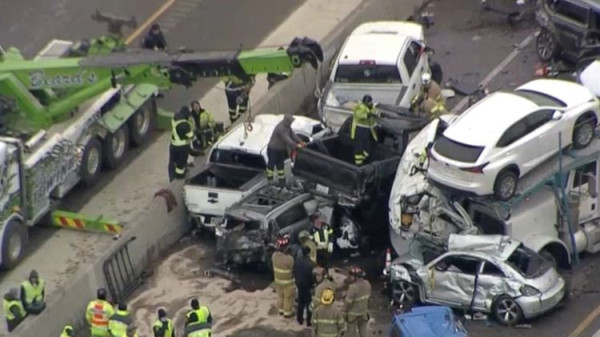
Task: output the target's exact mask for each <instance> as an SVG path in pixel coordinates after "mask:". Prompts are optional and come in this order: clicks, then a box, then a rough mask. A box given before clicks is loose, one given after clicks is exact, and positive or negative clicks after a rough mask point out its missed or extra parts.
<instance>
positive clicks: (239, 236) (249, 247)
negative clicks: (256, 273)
mask: <svg viewBox="0 0 600 337" xmlns="http://www.w3.org/2000/svg"><path fill="white" fill-rule="evenodd" d="M216 229H217V230H216V237H217V253H218V255H219V256H220V257H221V259H222V261H223V262H225V263H233V264H236V265H245V264H251V263H256V262H261V261H263V260H264V256H265V252H266V246H265V244H264V240H263V239H262V236H260V235H258V234H257V233H252V232H225V231H223V230H222V229H221V228H220V227H218V226H217V227H216Z"/></svg>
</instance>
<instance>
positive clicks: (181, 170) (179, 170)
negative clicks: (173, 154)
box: [175, 165, 185, 174]
mask: <svg viewBox="0 0 600 337" xmlns="http://www.w3.org/2000/svg"><path fill="white" fill-rule="evenodd" d="M175 173H177V174H184V173H185V167H183V168H181V167H178V166H177V165H175Z"/></svg>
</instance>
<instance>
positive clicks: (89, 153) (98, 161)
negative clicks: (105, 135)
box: [79, 138, 102, 187]
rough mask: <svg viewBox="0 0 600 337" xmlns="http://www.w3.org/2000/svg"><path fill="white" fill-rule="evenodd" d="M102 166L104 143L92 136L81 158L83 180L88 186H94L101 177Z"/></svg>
mask: <svg viewBox="0 0 600 337" xmlns="http://www.w3.org/2000/svg"><path fill="white" fill-rule="evenodd" d="M101 168H102V143H101V142H100V140H99V139H98V138H92V139H90V140H89V141H88V143H87V144H86V146H85V150H84V151H83V157H82V158H81V167H80V168H79V169H80V171H79V173H80V176H81V182H82V183H83V184H84V185H85V186H88V187H90V186H94V185H95V184H96V183H98V180H99V179H100V173H101Z"/></svg>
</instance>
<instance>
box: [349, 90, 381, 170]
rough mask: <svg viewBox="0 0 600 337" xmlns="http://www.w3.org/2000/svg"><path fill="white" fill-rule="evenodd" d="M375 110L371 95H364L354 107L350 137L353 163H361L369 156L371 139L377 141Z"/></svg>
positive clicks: (357, 164) (358, 164)
mask: <svg viewBox="0 0 600 337" xmlns="http://www.w3.org/2000/svg"><path fill="white" fill-rule="evenodd" d="M376 116H377V112H376V110H375V107H374V106H373V97H371V95H364V96H363V99H362V102H361V103H359V104H358V105H357V106H356V107H355V108H354V114H353V116H352V129H351V130H350V139H352V140H353V141H354V164H355V165H356V166H361V165H363V164H364V163H365V162H366V160H367V158H369V150H370V149H371V139H372V140H373V141H377V131H376V130H375V126H376V125H377V120H376V119H375V117H376Z"/></svg>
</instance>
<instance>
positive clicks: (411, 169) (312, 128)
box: [185, 3, 600, 325]
mask: <svg viewBox="0 0 600 337" xmlns="http://www.w3.org/2000/svg"><path fill="white" fill-rule="evenodd" d="M582 6H584V5H582ZM586 6H587V5H586ZM559 7H560V6H558V5H548V4H545V3H544V4H543V5H542V6H541V7H540V8H538V9H537V13H536V18H537V20H538V22H539V24H540V26H541V34H539V35H538V37H537V41H536V50H537V52H538V54H539V58H540V59H541V60H542V61H544V62H550V61H552V62H553V63H551V64H549V65H544V66H543V67H542V68H540V70H539V71H538V72H536V73H537V74H538V75H541V76H543V77H556V76H557V75H556V74H557V73H556V72H553V69H555V67H557V66H556V64H557V63H556V62H554V61H555V60H558V59H565V60H567V61H571V62H573V59H572V58H573V57H574V55H575V57H576V58H577V59H576V60H575V61H577V62H576V65H575V68H573V69H570V70H571V72H574V73H576V76H570V78H569V79H568V80H558V79H547V78H544V79H535V80H533V81H530V82H528V83H525V84H523V85H521V86H519V87H518V88H516V89H514V90H507V91H502V92H494V93H491V94H490V93H487V92H485V91H484V90H483V89H482V88H479V89H477V90H475V91H473V90H470V91H466V94H468V95H470V96H472V98H474V97H476V98H477V99H471V100H470V104H469V107H468V108H467V109H466V110H465V111H463V112H462V113H460V114H458V115H454V114H445V115H443V116H441V117H439V118H432V117H431V116H429V115H425V114H422V113H419V111H418V109H415V106H414V102H415V97H416V96H418V95H422V94H423V92H422V91H423V88H422V87H421V83H422V78H421V77H422V73H421V72H419V71H415V69H424V70H425V72H426V73H427V72H428V73H430V74H431V75H432V78H433V80H434V81H435V82H437V83H440V84H442V72H441V68H440V67H439V66H438V65H436V64H435V63H433V62H431V60H430V58H431V55H432V54H433V49H431V48H430V47H428V46H426V43H425V38H424V33H423V26H422V25H419V24H416V23H414V22H375V23H367V24H363V25H361V26H359V27H358V28H356V29H355V30H354V31H353V32H352V34H351V35H350V36H349V37H348V38H347V40H346V42H345V43H344V45H343V47H342V48H341V50H340V53H339V55H338V58H337V59H336V61H335V63H334V66H333V69H332V72H331V76H330V78H329V80H328V82H327V85H326V86H325V88H324V90H323V92H322V96H321V99H320V100H319V104H318V108H319V109H318V110H319V114H320V117H321V119H322V121H323V122H319V121H316V120H312V119H310V118H305V117H302V118H300V117H297V118H296V120H295V121H294V124H293V125H292V128H293V130H294V132H295V133H296V134H297V135H298V136H299V137H301V138H302V140H303V141H305V142H306V143H307V146H306V147H304V148H299V149H298V150H297V152H296V153H295V154H294V156H293V158H292V159H293V163H292V160H288V162H286V170H287V171H290V170H291V172H292V173H293V178H292V177H290V176H289V175H288V184H287V187H286V188H281V187H275V186H273V185H269V184H268V183H267V182H266V179H265V178H264V173H263V171H264V169H265V168H266V163H267V157H266V151H265V149H266V147H267V144H268V141H269V138H270V135H271V133H272V132H273V129H274V127H275V125H276V124H277V123H278V122H279V121H280V120H281V118H282V117H281V116H269V115H263V116H259V117H257V118H256V119H255V120H254V122H253V129H252V130H249V129H247V128H246V126H244V125H239V126H238V127H237V128H234V129H233V130H231V131H230V132H229V133H228V134H226V135H225V136H224V137H223V138H221V139H220V140H219V141H218V142H217V143H216V144H215V145H214V146H213V147H212V149H211V151H210V153H209V155H208V165H207V168H205V169H204V170H203V171H201V172H200V173H198V174H197V175H195V176H194V177H191V178H190V179H188V181H187V185H186V187H185V200H186V205H187V207H188V210H189V214H190V218H191V219H192V220H193V221H195V223H196V224H197V225H198V226H199V227H200V228H203V229H205V230H211V231H214V233H215V234H216V237H217V242H218V251H219V253H220V255H221V257H222V260H223V262H224V263H225V264H234V265H239V264H248V263H263V264H264V265H265V266H266V267H269V266H270V265H271V262H270V256H271V254H272V252H273V249H274V248H273V244H274V242H275V240H276V239H277V238H278V237H281V236H282V235H289V236H290V237H291V238H292V240H293V241H294V240H296V238H297V236H298V233H300V232H301V231H304V230H309V229H310V227H311V222H310V220H309V216H310V215H311V214H313V213H315V212H317V211H319V212H320V213H321V214H325V215H326V218H327V222H328V223H329V224H331V225H332V227H333V228H334V229H335V236H336V248H335V250H336V251H338V252H347V251H354V250H363V249H364V250H365V251H370V250H371V249H372V248H373V247H382V244H387V243H388V242H389V243H390V244H391V245H392V246H393V247H394V250H395V253H396V254H395V255H396V259H395V260H394V261H393V262H392V263H386V266H385V268H384V275H385V278H386V279H387V283H388V290H389V294H390V296H391V297H392V299H393V301H395V302H396V303H397V304H400V305H402V306H407V305H410V306H412V305H414V304H415V303H417V302H421V303H428V304H436V305H443V306H450V307H453V308H458V309H462V310H465V311H468V312H482V313H488V314H491V315H492V316H493V317H494V319H496V320H497V321H498V322H500V323H501V324H504V325H516V324H519V323H520V322H522V321H523V320H524V319H528V318H531V317H535V316H538V315H541V314H543V313H545V312H547V311H549V310H551V309H553V308H554V307H556V306H557V305H558V304H559V303H561V302H563V301H564V300H566V299H567V298H568V295H569V287H568V283H567V282H565V279H564V278H563V277H562V276H561V274H559V272H558V270H559V269H560V270H562V269H568V268H569V267H570V266H571V265H572V264H574V263H575V262H576V261H577V258H578V254H579V253H581V252H590V253H595V252H597V251H598V250H600V226H598V225H597V220H598V218H600V213H598V211H597V208H596V207H593V206H592V207H590V206H591V205H596V204H597V202H598V200H597V198H598V193H597V190H598V179H597V177H598V173H599V172H598V168H599V167H600V163H599V160H600V141H599V140H598V139H597V137H596V133H595V131H596V128H597V126H598V123H599V121H600V101H599V100H598V96H600V88H598V87H597V78H598V76H600V61H597V60H596V55H598V52H599V51H600V47H598V45H597V44H596V43H597V40H596V39H594V38H590V40H589V41H587V44H584V45H583V46H581V47H580V48H579V49H578V50H571V49H569V48H572V47H569V46H570V45H568V44H565V45H560V43H559V41H561V43H563V42H562V41H566V40H565V39H564V38H563V36H562V35H561V34H563V35H565V36H567V35H569V34H570V33H569V32H563V31H562V30H561V29H563V28H559V27H564V25H560V20H561V16H560V15H557V13H560V8H559ZM594 10H595V11H597V12H600V9H594ZM381 31H385V32H390V31H393V32H395V34H377V32H381ZM569 36H570V35H569ZM586 36H587V35H586ZM399 37H401V38H399ZM565 43H566V42H565ZM365 44H369V45H372V46H381V48H382V49H381V50H379V49H377V48H375V47H373V48H374V49H368V48H365ZM383 46H385V48H384V47H383ZM549 48H550V51H548V49H549ZM366 51H368V52H366ZM548 53H550V54H551V56H552V57H549V56H548ZM397 60H401V61H400V62H396V61H397ZM564 64H566V63H564ZM573 79H575V81H573ZM413 84H414V85H413ZM455 89H456V90H455V92H463V93H465V90H458V88H455ZM442 91H443V92H444V94H445V95H451V92H452V91H451V90H442ZM367 94H368V95H371V96H372V97H373V98H374V100H375V101H376V102H378V104H377V105H376V108H377V110H378V111H379V113H378V115H377V117H376V118H377V127H376V130H377V135H378V137H377V142H375V143H373V144H372V145H371V150H370V151H369V152H370V156H369V160H368V161H367V162H366V163H365V164H363V165H361V166H356V165H354V162H353V155H354V153H353V140H352V137H350V134H351V129H352V109H353V107H355V106H356V104H357V102H358V101H360V99H361V98H362V97H363V95H367ZM506 107H510V108H509V109H507V108H506ZM388 206H389V208H388ZM388 211H389V218H388V216H385V214H388ZM382 238H385V239H382ZM388 238H389V240H387V239H388ZM382 262H383V261H382Z"/></svg>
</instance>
